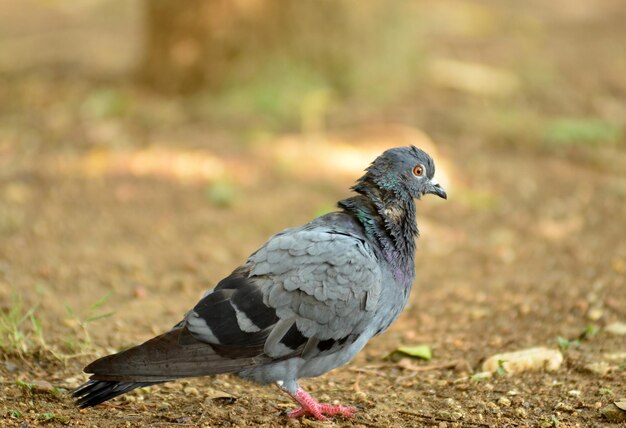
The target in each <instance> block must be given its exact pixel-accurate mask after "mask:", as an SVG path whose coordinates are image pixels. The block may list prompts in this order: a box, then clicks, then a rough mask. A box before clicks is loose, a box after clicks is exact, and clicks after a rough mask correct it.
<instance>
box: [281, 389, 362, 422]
mask: <svg viewBox="0 0 626 428" xmlns="http://www.w3.org/2000/svg"><path fill="white" fill-rule="evenodd" d="M291 397H292V398H293V399H294V400H296V402H298V404H300V407H299V408H297V409H294V410H292V411H291V412H289V413H288V414H287V417H289V418H299V417H301V416H305V415H310V416H313V417H314V418H316V419H318V420H320V421H323V420H325V419H326V417H325V416H324V415H328V416H334V415H343V416H347V417H349V418H351V417H353V416H354V412H356V411H357V408H356V407H349V406H341V405H339V404H337V405H334V404H321V403H318V402H317V401H316V400H315V398H313V397H311V396H310V395H309V394H308V393H307V392H306V391H305V390H304V389H302V388H298V389H297V390H296V393H295V394H294V395H292V396H291Z"/></svg>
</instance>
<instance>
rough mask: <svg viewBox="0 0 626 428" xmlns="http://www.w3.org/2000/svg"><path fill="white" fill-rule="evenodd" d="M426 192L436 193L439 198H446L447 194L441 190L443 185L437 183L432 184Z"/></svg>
mask: <svg viewBox="0 0 626 428" xmlns="http://www.w3.org/2000/svg"><path fill="white" fill-rule="evenodd" d="M427 193H432V194H433V195H437V196H439V197H440V198H443V199H448V194H447V193H446V191H445V190H443V187H441V185H440V184H439V183H435V184H433V185H432V186H431V187H430V190H429V191H428V192H427Z"/></svg>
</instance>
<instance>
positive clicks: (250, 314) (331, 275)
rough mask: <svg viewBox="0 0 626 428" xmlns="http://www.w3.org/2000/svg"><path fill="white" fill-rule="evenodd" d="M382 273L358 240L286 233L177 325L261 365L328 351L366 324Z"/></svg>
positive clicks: (328, 233)
mask: <svg viewBox="0 0 626 428" xmlns="http://www.w3.org/2000/svg"><path fill="white" fill-rule="evenodd" d="M381 276H382V275H381V271H380V267H379V265H378V263H377V260H376V257H375V256H374V254H373V251H372V250H371V247H369V244H367V243H366V241H364V240H363V239H361V238H360V237H358V236H355V235H352V234H349V233H344V232H339V231H336V230H333V229H330V228H308V229H307V228H299V229H289V230H286V231H284V232H281V233H279V234H277V235H275V236H274V237H272V238H271V239H270V240H269V241H268V242H267V243H266V244H265V246H263V247H261V249H259V250H258V251H257V252H256V253H254V254H253V255H252V256H250V258H249V259H248V261H247V263H246V264H245V265H243V266H242V267H240V268H238V269H237V270H235V271H234V272H233V273H232V274H231V275H230V276H228V277H226V278H225V279H223V280H222V281H221V282H220V283H219V284H218V285H217V286H216V287H215V289H213V290H212V291H210V292H209V293H207V294H206V295H205V296H204V297H203V298H202V299H201V300H200V302H199V303H198V304H197V305H196V306H195V307H194V308H193V309H192V310H191V311H190V312H189V313H188V314H187V316H186V317H185V320H184V327H185V328H186V329H187V330H188V331H189V332H190V333H191V335H192V336H193V337H194V338H195V339H196V340H199V341H201V342H204V343H207V344H209V345H210V346H211V347H212V348H214V349H215V350H216V351H217V352H218V354H220V355H222V356H224V357H229V358H235V359H236V358H257V357H261V359H260V360H259V361H261V362H262V363H263V362H267V359H269V360H274V359H282V358H288V357H290V356H295V355H299V356H303V357H304V358H306V357H309V356H313V355H316V354H319V353H320V352H327V353H328V352H334V351H335V350H336V349H338V348H339V346H341V345H342V344H343V343H345V342H346V341H348V342H352V341H354V340H356V338H357V337H358V336H359V335H360V334H361V333H362V332H363V331H364V330H365V328H366V327H367V326H368V324H369V323H370V322H371V320H372V319H373V317H374V313H375V309H376V308H377V304H378V300H379V296H380V293H381ZM181 326H182V325H181Z"/></svg>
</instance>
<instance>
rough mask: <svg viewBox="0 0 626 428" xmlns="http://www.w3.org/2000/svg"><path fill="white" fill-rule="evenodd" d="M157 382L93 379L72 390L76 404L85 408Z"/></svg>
mask: <svg viewBox="0 0 626 428" xmlns="http://www.w3.org/2000/svg"><path fill="white" fill-rule="evenodd" d="M157 383H160V382H118V381H110V380H96V379H91V380H89V381H87V382H85V383H83V384H82V385H81V386H79V387H78V388H76V389H75V390H74V391H72V397H75V398H76V405H77V406H78V407H80V408H81V409H83V408H85V407H92V406H95V405H97V404H100V403H104V402H105V401H108V400H110V399H111V398H115V397H117V396H118V395H122V394H126V393H127V392H130V391H132V390H133V389H135V388H142V387H144V386H150V385H154V384H157Z"/></svg>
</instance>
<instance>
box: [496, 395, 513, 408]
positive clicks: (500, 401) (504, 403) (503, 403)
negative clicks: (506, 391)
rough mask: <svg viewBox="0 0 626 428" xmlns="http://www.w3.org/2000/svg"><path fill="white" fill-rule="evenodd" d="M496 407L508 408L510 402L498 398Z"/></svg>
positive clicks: (506, 399)
mask: <svg viewBox="0 0 626 428" xmlns="http://www.w3.org/2000/svg"><path fill="white" fill-rule="evenodd" d="M498 406H501V407H510V406H511V400H509V399H508V398H506V397H500V398H499V399H498Z"/></svg>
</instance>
